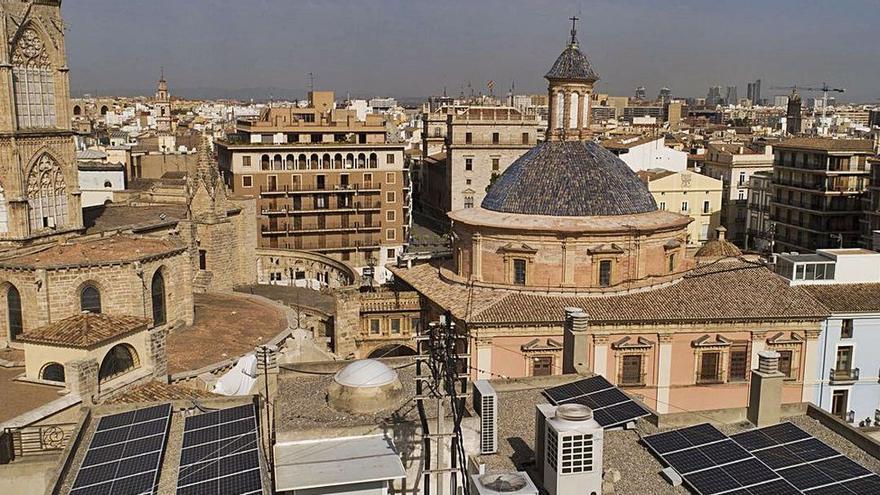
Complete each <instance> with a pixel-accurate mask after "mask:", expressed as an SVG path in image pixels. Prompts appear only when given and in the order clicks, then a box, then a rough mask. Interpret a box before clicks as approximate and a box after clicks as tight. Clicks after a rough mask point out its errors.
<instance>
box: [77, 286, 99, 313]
mask: <svg viewBox="0 0 880 495" xmlns="http://www.w3.org/2000/svg"><path fill="white" fill-rule="evenodd" d="M79 309H80V310H82V311H88V312H89V313H100V312H101V293H100V292H99V291H98V289H97V287H95V286H94V285H87V286H85V287H83V289H82V291H80V293H79Z"/></svg>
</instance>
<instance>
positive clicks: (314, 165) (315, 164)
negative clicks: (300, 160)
mask: <svg viewBox="0 0 880 495" xmlns="http://www.w3.org/2000/svg"><path fill="white" fill-rule="evenodd" d="M309 164H310V165H311V167H310V168H311V169H312V170H318V169H319V168H321V159H320V158H318V155H317V154H314V155H312V157H311V158H309Z"/></svg>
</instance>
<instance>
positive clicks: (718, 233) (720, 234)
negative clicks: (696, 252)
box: [715, 225, 727, 241]
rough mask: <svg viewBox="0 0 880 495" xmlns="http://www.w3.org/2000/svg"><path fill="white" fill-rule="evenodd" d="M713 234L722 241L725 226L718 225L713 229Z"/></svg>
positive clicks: (725, 234) (724, 234)
mask: <svg viewBox="0 0 880 495" xmlns="http://www.w3.org/2000/svg"><path fill="white" fill-rule="evenodd" d="M715 234H716V236H717V237H718V240H719V241H723V240H724V238H725V237H727V228H725V227H724V226H723V225H719V226H718V228H716V229H715Z"/></svg>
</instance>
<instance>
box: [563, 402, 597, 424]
mask: <svg viewBox="0 0 880 495" xmlns="http://www.w3.org/2000/svg"><path fill="white" fill-rule="evenodd" d="M556 417H557V418H559V419H564V420H566V421H587V420H590V419H593V410H592V409H590V408H589V407H587V406H585V405H583V404H562V405H560V406H559V407H557V408H556Z"/></svg>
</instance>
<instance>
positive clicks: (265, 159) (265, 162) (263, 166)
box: [260, 155, 270, 170]
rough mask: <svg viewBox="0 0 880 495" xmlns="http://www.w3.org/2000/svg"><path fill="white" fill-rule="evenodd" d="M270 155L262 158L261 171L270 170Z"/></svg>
mask: <svg viewBox="0 0 880 495" xmlns="http://www.w3.org/2000/svg"><path fill="white" fill-rule="evenodd" d="M269 168H270V167H269V155H263V156H262V157H260V170H269Z"/></svg>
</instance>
